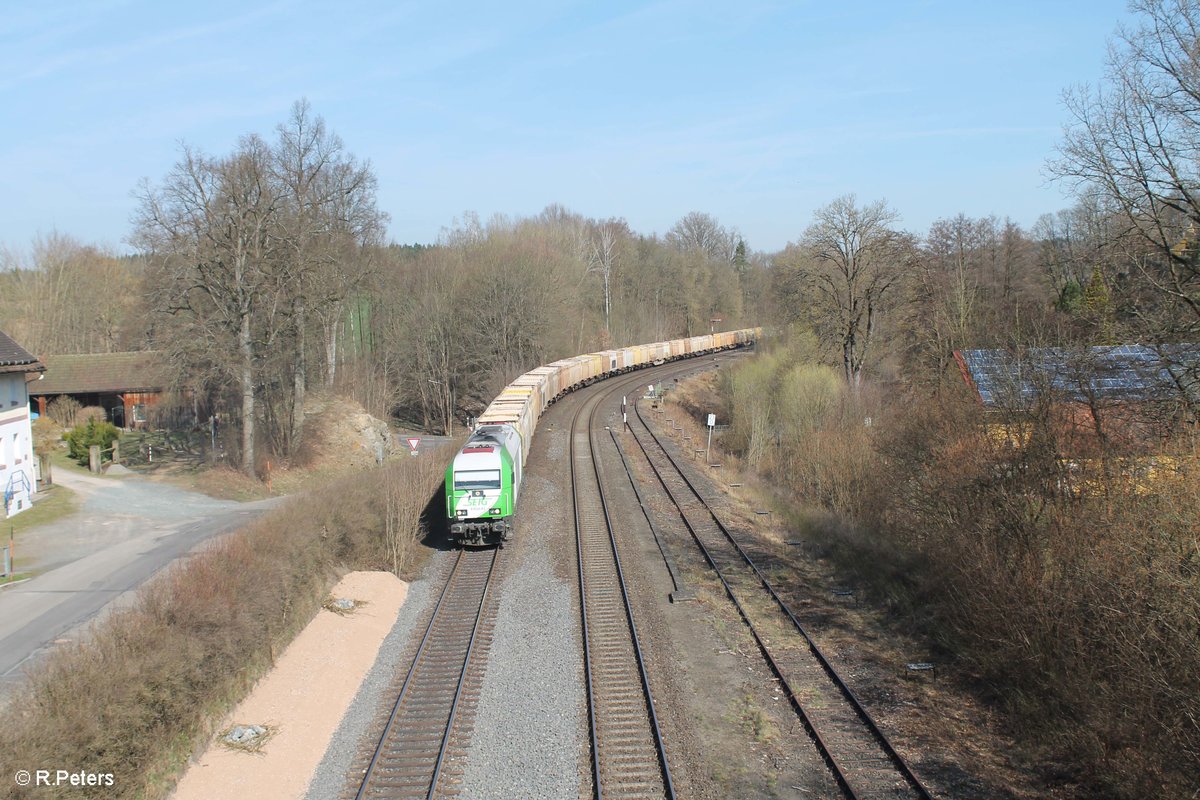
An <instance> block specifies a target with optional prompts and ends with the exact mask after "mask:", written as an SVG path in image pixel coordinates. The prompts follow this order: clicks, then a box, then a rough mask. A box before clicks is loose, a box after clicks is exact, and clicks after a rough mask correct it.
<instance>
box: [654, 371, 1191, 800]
mask: <svg viewBox="0 0 1200 800" xmlns="http://www.w3.org/2000/svg"><path fill="white" fill-rule="evenodd" d="M713 391H720V392H722V393H724V394H725V396H726V398H727V400H726V401H725V402H726V405H725V406H724V407H725V408H728V409H729V411H728V412H722V409H721V408H716V409H710V408H709V407H708V406H707V403H708V397H709V396H710V393H711V392H713ZM845 391H846V390H845V389H844V388H843V387H842V386H841V382H840V380H839V378H838V376H837V375H836V373H833V372H832V371H828V370H826V369H825V368H822V367H816V366H813V365H810V364H805V363H803V360H802V359H798V358H796V357H794V356H789V355H788V354H786V353H780V352H776V353H773V354H764V355H761V356H760V357H759V358H758V359H756V360H755V362H754V363H751V364H747V365H746V366H745V367H744V368H742V369H741V370H739V371H737V372H733V373H732V374H731V375H730V376H728V377H727V378H725V379H723V381H722V382H721V383H720V384H719V385H718V384H717V383H711V384H709V385H707V386H704V387H702V388H699V389H696V390H692V391H689V390H683V391H681V392H679V393H678V396H677V398H676V399H678V400H679V401H681V404H682V407H681V408H678V409H675V410H673V413H671V414H669V416H673V417H675V418H676V419H685V420H692V422H691V423H689V424H691V425H692V426H693V431H692V432H693V434H694V435H700V434H702V429H701V427H700V425H699V424H697V423H695V422H694V420H696V419H703V416H702V415H703V413H704V412H706V411H709V410H716V411H717V412H718V414H719V415H720V414H722V413H729V414H731V416H732V420H731V421H732V427H731V428H730V430H729V431H728V432H727V433H726V434H725V435H723V436H721V435H718V437H717V441H718V442H719V447H720V449H721V453H722V455H721V457H720V460H721V461H722V462H723V466H722V468H721V470H720V478H721V479H722V481H723V482H727V483H728V482H734V483H740V484H742V485H741V486H739V487H738V488H737V489H736V491H735V492H734V495H735V497H737V498H739V499H740V501H741V502H749V503H751V504H752V505H753V507H754V508H755V509H758V510H759V511H760V512H761V513H762V517H761V525H762V526H763V527H764V528H766V527H774V528H775V529H776V531H777V533H776V537H777V538H778V541H777V543H776V551H777V552H778V553H779V554H780V555H779V563H780V564H781V569H783V570H784V571H785V572H786V573H790V574H792V575H794V576H795V578H796V581H797V582H798V583H799V582H806V581H810V580H813V581H821V582H824V583H825V585H826V586H827V587H828V588H829V589H830V590H832V589H834V588H836V589H839V590H842V591H845V590H847V589H852V590H853V594H852V595H850V596H852V597H853V598H854V600H855V603H856V605H855V606H854V609H853V611H852V610H851V609H847V610H845V611H841V612H838V616H839V617H840V618H843V619H845V620H846V621H847V625H848V626H851V627H858V628H861V627H862V626H863V625H865V626H866V629H868V630H873V631H875V632H876V636H877V637H880V638H878V640H879V641H889V642H904V641H907V642H909V643H911V646H910V647H909V648H908V653H907V655H906V654H905V653H904V651H903V650H899V651H898V652H893V654H892V656H891V657H890V658H888V659H886V660H885V659H874V658H872V657H871V655H870V654H871V652H872V650H880V648H877V647H867V646H866V645H864V644H863V643H862V642H861V641H860V642H859V643H855V642H853V641H851V640H849V639H844V640H843V641H841V642H838V641H833V642H831V647H832V648H833V649H835V650H844V651H846V652H851V651H857V653H858V654H859V655H860V656H863V655H865V656H867V659H866V660H867V661H872V660H876V661H877V662H878V663H880V664H883V663H885V661H890V662H891V663H892V665H893V670H903V669H904V668H905V667H904V665H905V663H906V662H908V661H912V662H932V663H934V664H936V673H937V677H936V680H930V681H925V682H924V683H920V684H918V683H917V682H916V681H911V680H910V681H907V682H905V685H907V686H910V687H915V686H917V685H920V686H921V691H919V692H909V691H906V692H895V691H890V690H889V691H880V692H878V693H877V694H878V696H879V697H880V698H881V699H882V700H883V702H884V703H885V704H886V709H885V711H884V712H883V715H884V716H886V717H888V718H889V719H891V720H893V721H894V723H895V724H896V725H897V726H898V727H899V728H900V729H908V730H911V731H913V732H914V733H915V734H916V735H917V737H918V740H919V741H921V742H922V749H940V750H942V751H944V752H945V753H947V754H949V755H951V756H952V757H953V760H954V761H955V762H957V763H958V764H959V765H961V767H962V769H963V770H964V772H965V773H967V774H973V775H975V776H976V777H985V776H988V775H991V776H993V777H1000V778H1002V780H1001V781H1000V783H1001V785H1003V783H1005V782H1008V783H1009V785H1013V786H1016V785H1020V784H1023V785H1025V786H1027V787H1029V788H1028V790H1027V791H1030V792H1035V793H1038V794H1040V795H1044V794H1046V793H1052V794H1053V796H1056V797H1062V798H1074V797H1080V798H1082V797H1089V798H1090V797H1110V798H1140V797H1188V796H1191V795H1192V794H1193V793H1194V792H1195V789H1196V786H1198V785H1200V783H1197V781H1198V780H1200V773H1198V772H1197V764H1200V726H1198V725H1197V722H1196V720H1197V719H1200V705H1198V700H1197V698H1200V667H1198V666H1197V665H1200V640H1198V639H1197V638H1196V636H1195V630H1196V627H1195V624H1196V623H1195V621H1196V619H1197V618H1200V585H1198V584H1197V582H1196V575H1197V567H1196V565H1197V563H1200V550H1198V549H1197V539H1196V535H1195V523H1194V519H1192V518H1191V517H1190V516H1189V515H1187V514H1185V513H1183V512H1182V511H1181V509H1189V508H1195V505H1196V502H1197V501H1196V498H1197V495H1198V492H1200V487H1198V486H1197V483H1196V479H1195V472H1194V470H1187V469H1176V470H1166V469H1159V470H1158V471H1157V474H1155V475H1153V476H1150V475H1143V474H1142V473H1138V474H1136V475H1133V478H1132V479H1131V476H1130V473H1129V472H1127V471H1125V470H1123V468H1122V467H1121V464H1122V463H1123V462H1122V460H1121V459H1120V458H1118V457H1117V456H1116V455H1114V454H1112V453H1110V454H1108V455H1107V456H1102V455H1101V456H1097V457H1096V458H1093V459H1090V460H1088V459H1082V458H1077V459H1067V458H1063V457H1061V455H1060V454H1061V453H1063V452H1070V451H1071V448H1072V446H1073V445H1075V444H1077V443H1076V442H1073V441H1072V440H1071V439H1070V437H1069V433H1070V432H1069V431H1068V430H1065V429H1064V428H1063V427H1062V426H1061V425H1058V424H1057V423H1056V419H1057V418H1056V417H1055V416H1054V414H1053V409H1050V408H1047V409H1043V410H1041V412H1040V416H1039V415H1038V414H1037V413H1034V411H1031V412H1029V413H1028V414H1026V416H1025V417H1023V419H1022V422H1023V423H1024V424H1025V426H1026V428H1025V430H1027V431H1030V435H1029V438H1028V440H1027V441H1026V443H1025V445H1024V446H1020V447H1017V446H1014V445H1013V443H1012V441H1011V440H1010V439H1005V438H997V437H995V436H994V435H992V433H991V432H990V429H989V427H988V426H987V424H985V420H984V419H983V412H982V411H981V410H980V409H979V408H978V406H977V404H975V403H973V402H965V401H964V402H962V403H958V402H956V401H955V400H954V398H953V397H952V396H951V393H947V396H944V397H939V398H934V399H933V400H930V401H926V402H921V401H920V400H919V399H917V398H907V397H884V396H880V395H879V394H878V393H874V394H873V393H872V391H871V390H870V389H869V388H864V389H863V390H862V392H861V393H860V394H859V395H858V396H853V395H849V394H845ZM1035 411H1036V410H1035ZM1182 444H1183V445H1187V446H1188V447H1189V448H1190V445H1188V443H1187V442H1183V443H1182ZM1175 446H1176V447H1178V446H1179V444H1178V443H1177V444H1176V445H1175ZM1163 447H1164V448H1166V449H1168V450H1169V448H1170V447H1172V444H1171V443H1169V442H1167V443H1164V444H1163ZM1190 458H1191V457H1190V456H1189V457H1187V458H1184V457H1176V458H1174V459H1165V461H1166V462H1167V463H1191V462H1190ZM739 469H740V470H741V471H740V473H738V477H737V478H733V477H732V475H731V471H734V470H739ZM1139 476H1140V477H1139ZM768 511H770V512H772V513H770V514H768V513H766V512H768ZM818 585H819V584H818ZM859 604H861V608H862V609H863V610H864V611H870V612H872V613H871V614H863V615H861V616H862V618H861V619H859V620H857V621H854V620H853V618H855V617H859V616H860V615H859V613H858V609H859V607H860V606H859ZM872 616H873V617H874V619H871V618H870V617H872ZM882 637H886V638H882ZM897 649H898V648H893V650H897ZM880 653H882V650H880ZM910 677H911V676H910ZM870 693H871V694H876V693H875V692H870ZM889 695H890V697H889ZM897 700H900V701H902V702H897ZM920 709H927V710H929V711H930V713H926V714H922V713H917V712H918V711H919V710H920ZM934 710H936V713H932V712H933V711H934ZM1006 775H1007V776H1011V777H1009V778H1005V777H1004V776H1006Z"/></svg>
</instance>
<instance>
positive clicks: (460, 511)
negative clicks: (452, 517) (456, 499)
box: [455, 508, 467, 517]
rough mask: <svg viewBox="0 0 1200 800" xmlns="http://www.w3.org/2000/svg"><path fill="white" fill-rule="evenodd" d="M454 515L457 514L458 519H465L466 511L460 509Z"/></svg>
mask: <svg viewBox="0 0 1200 800" xmlns="http://www.w3.org/2000/svg"><path fill="white" fill-rule="evenodd" d="M455 513H457V514H458V515H459V516H460V517H465V516H466V515H467V510H466V509H465V508H460V509H459V510H458V511H457V512H455Z"/></svg>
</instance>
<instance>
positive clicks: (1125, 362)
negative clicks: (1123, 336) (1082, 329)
mask: <svg viewBox="0 0 1200 800" xmlns="http://www.w3.org/2000/svg"><path fill="white" fill-rule="evenodd" d="M954 360H955V361H956V362H957V364H958V367H959V370H960V371H961V373H962V377H963V380H964V381H965V382H966V384H967V386H968V387H970V390H971V392H972V393H973V395H974V397H975V399H976V400H977V401H978V402H979V404H980V405H981V406H982V407H983V408H984V409H985V411H987V412H988V415H989V417H991V422H990V423H989V426H990V427H991V426H1002V427H1003V428H1004V430H1005V431H1006V432H1005V433H1004V434H998V435H1003V436H1005V437H1007V438H1008V439H1009V441H1010V442H1011V443H1012V444H1014V445H1020V444H1022V443H1023V441H1024V439H1025V438H1026V435H1027V431H1028V426H1027V425H1026V426H1024V427H1022V424H1021V423H1022V420H1025V421H1030V420H1032V419H1034V418H1035V417H1037V416H1039V415H1040V416H1041V418H1052V419H1053V420H1054V424H1055V427H1056V429H1057V430H1056V434H1057V435H1056V440H1057V443H1058V444H1059V445H1060V447H1061V448H1062V449H1063V450H1069V451H1070V452H1064V453H1063V455H1065V456H1072V457H1075V456H1078V457H1092V456H1094V455H1096V454H1097V452H1098V451H1100V450H1101V449H1103V450H1104V451H1105V452H1110V453H1117V454H1120V455H1148V454H1152V453H1157V452H1161V450H1162V448H1163V447H1164V446H1165V444H1166V443H1167V442H1168V441H1170V440H1172V439H1173V438H1175V437H1178V436H1179V435H1180V434H1181V433H1185V434H1187V435H1188V436H1189V437H1190V436H1192V435H1194V432H1195V430H1194V429H1195V424H1194V423H1195V416H1194V413H1193V411H1192V409H1194V408H1196V407H1197V401H1198V400H1200V346H1196V345H1189V344H1176V345H1117V346H1105V347H1083V348H1076V349H1070V348H1057V347H1043V348H1028V349H1024V350H957V351H955V352H954Z"/></svg>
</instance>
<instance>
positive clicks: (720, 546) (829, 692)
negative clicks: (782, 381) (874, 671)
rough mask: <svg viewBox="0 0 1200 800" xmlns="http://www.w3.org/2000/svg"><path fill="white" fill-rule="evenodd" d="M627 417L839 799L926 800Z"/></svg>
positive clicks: (651, 440) (751, 565) (693, 492)
mask: <svg viewBox="0 0 1200 800" xmlns="http://www.w3.org/2000/svg"><path fill="white" fill-rule="evenodd" d="M633 417H634V419H636V423H637V424H636V425H634V424H632V423H633V422H634V419H631V420H630V422H631V425H630V428H631V430H632V431H633V434H634V439H635V441H637V443H638V446H639V447H640V448H641V450H642V453H643V454H644V455H645V457H646V460H647V462H648V463H649V464H650V467H651V469H652V470H653V471H654V473H655V475H656V476H657V477H658V480H659V482H660V483H661V485H662V487H663V489H664V491H665V492H666V494H667V495H668V496H669V497H670V499H671V501H672V502H673V503H674V504H675V506H676V508H677V509H678V513H679V516H680V518H681V519H682V520H683V523H684V525H685V526H686V527H687V529H688V530H689V531H690V533H691V535H692V538H693V539H694V540H695V542H696V544H697V546H698V547H699V548H700V550H701V552H702V553H703V554H704V557H705V559H706V560H707V561H708V563H709V565H710V566H711V567H712V568H713V570H714V571H715V572H716V574H717V577H718V578H719V579H720V581H721V583H722V584H723V585H724V587H725V591H726V593H727V595H728V596H729V598H730V600H732V601H733V603H734V605H735V606H736V607H737V609H738V612H739V613H740V614H741V616H742V619H743V620H744V621H745V622H746V624H747V625H748V626H749V628H750V631H751V633H752V635H753V637H754V639H755V641H756V642H757V644H758V647H759V650H760V651H761V653H762V655H763V657H764V658H765V659H766V661H767V663H768V665H769V666H770V668H771V670H772V671H773V672H774V673H775V675H776V677H778V678H779V681H780V684H781V686H782V687H783V690H784V691H785V692H786V694H787V696H788V699H789V701H790V703H791V705H792V707H793V709H795V711H796V713H797V714H798V715H799V716H800V718H801V720H802V721H803V722H804V725H805V727H806V728H807V729H808V731H809V734H810V735H811V736H812V738H813V741H814V742H815V743H816V745H817V748H818V750H819V751H820V752H821V755H822V757H823V758H824V760H825V762H826V764H827V765H828V766H829V768H830V770H831V771H832V772H833V775H834V778H835V779H836V780H837V782H838V785H839V786H840V787H841V789H842V791H843V793H844V794H845V795H846V796H847V797H851V798H885V797H886V798H905V797H908V798H923V800H932V795H931V794H930V793H929V790H928V789H926V788H925V786H924V785H923V784H922V783H921V781H920V780H919V779H918V778H917V776H916V775H915V774H914V773H913V772H912V770H911V769H910V768H909V766H908V764H907V763H905V761H904V759H903V758H902V757H901V756H900V754H899V753H898V752H897V751H896V750H895V748H894V747H893V746H892V745H891V743H890V742H889V741H888V740H887V737H886V736H884V734H883V732H882V731H881V730H880V729H879V726H878V725H877V724H876V723H875V720H874V719H873V718H872V717H871V715H870V714H869V713H868V712H867V710H866V709H865V708H864V707H863V705H862V704H861V703H860V702H859V700H858V698H857V697H856V696H855V695H854V692H853V691H852V690H851V689H850V687H849V686H848V685H847V684H846V682H845V681H844V680H843V679H842V677H841V676H840V675H839V674H838V673H837V671H836V670H835V669H834V667H833V665H832V664H831V663H830V662H829V660H828V659H827V658H826V657H825V655H824V653H822V652H821V649H820V648H819V647H818V646H817V644H816V642H814V641H813V639H812V638H811V637H810V636H809V634H808V632H807V631H805V629H804V627H803V626H802V625H801V624H800V622H799V620H798V619H797V618H796V616H795V615H794V614H793V613H792V611H791V609H789V608H788V606H787V604H786V603H785V602H784V601H783V599H782V598H781V597H780V596H779V594H778V593H777V591H776V589H775V588H774V587H773V586H772V585H771V583H770V582H769V581H768V580H767V578H766V577H765V576H764V575H763V573H762V571H761V570H760V569H759V567H758V566H757V565H756V564H755V562H754V561H753V560H752V558H751V556H750V555H749V554H748V553H747V552H746V550H745V549H744V548H743V546H742V545H741V544H740V543H739V542H738V540H737V538H736V537H735V536H734V535H733V534H732V533H731V532H730V531H729V530H728V529H727V528H726V527H725V525H724V524H723V523H722V522H721V520H720V519H718V518H717V516H716V514H714V513H713V511H712V509H711V508H710V506H709V504H708V502H707V500H706V499H705V498H704V497H703V496H702V495H701V493H700V492H699V491H698V490H697V489H696V487H695V486H694V485H693V483H692V481H691V480H690V479H689V478H688V476H687V473H686V472H685V471H684V469H683V468H682V467H681V465H680V464H679V463H678V461H677V460H676V459H675V458H673V457H672V456H671V454H670V453H669V452H668V451H667V449H666V448H665V447H664V446H663V444H662V442H661V441H660V440H659V438H658V437H657V436H656V435H655V433H654V432H653V431H652V430H651V429H650V427H649V425H647V424H646V422H645V420H644V419H643V418H642V415H641V410H640V408H639V407H638V406H637V404H636V403H635V405H634V414H633ZM764 631H769V633H764Z"/></svg>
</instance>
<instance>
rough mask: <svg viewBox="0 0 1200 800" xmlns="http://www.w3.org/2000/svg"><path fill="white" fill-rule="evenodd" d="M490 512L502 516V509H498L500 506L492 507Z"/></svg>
mask: <svg viewBox="0 0 1200 800" xmlns="http://www.w3.org/2000/svg"><path fill="white" fill-rule="evenodd" d="M488 513H489V514H494V515H495V516H497V517H498V516H500V509H498V508H491V509H488Z"/></svg>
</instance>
